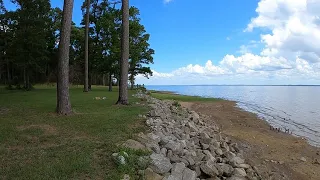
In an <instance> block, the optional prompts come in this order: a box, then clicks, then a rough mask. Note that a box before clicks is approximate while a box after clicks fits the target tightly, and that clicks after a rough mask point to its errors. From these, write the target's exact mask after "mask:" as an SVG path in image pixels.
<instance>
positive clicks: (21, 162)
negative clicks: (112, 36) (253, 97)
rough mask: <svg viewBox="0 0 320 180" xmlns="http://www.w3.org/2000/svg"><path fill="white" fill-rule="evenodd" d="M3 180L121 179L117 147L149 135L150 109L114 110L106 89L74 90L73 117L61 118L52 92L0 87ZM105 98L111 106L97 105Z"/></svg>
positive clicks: (49, 89) (112, 94)
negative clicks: (144, 133)
mask: <svg viewBox="0 0 320 180" xmlns="http://www.w3.org/2000/svg"><path fill="white" fill-rule="evenodd" d="M0 88H1V89H0V179H120V177H121V176H122V173H123V172H124V171H123V170H121V169H120V170H119V168H117V167H116V165H115V164H114V162H113V160H112V157H111V154H112V153H113V152H116V151H117V150H118V147H117V144H119V143H121V142H122V141H124V140H126V139H128V138H130V137H132V135H133V134H135V133H137V132H141V131H144V130H145V126H144V122H143V120H142V119H139V118H138V114H144V113H145V112H146V111H147V109H146V107H144V106H141V105H135V102H137V101H140V100H139V99H136V98H133V97H132V96H131V94H132V93H133V92H130V93H129V94H130V96H129V97H130V99H129V100H130V102H131V105H130V106H116V105H114V104H115V102H116V100H117V97H118V93H117V89H114V92H108V91H107V87H93V90H92V91H91V92H89V93H84V92H82V90H83V89H82V86H79V88H77V87H73V88H71V89H70V96H71V103H72V108H73V111H74V112H75V113H74V114H73V115H71V116H68V117H65V116H57V115H56V114H55V113H54V110H55V106H56V90H55V88H54V87H47V86H36V87H35V88H36V89H35V90H34V91H30V92H23V91H18V90H14V91H7V90H4V89H3V87H0ZM94 97H106V98H107V100H94V99H93V98H94Z"/></svg>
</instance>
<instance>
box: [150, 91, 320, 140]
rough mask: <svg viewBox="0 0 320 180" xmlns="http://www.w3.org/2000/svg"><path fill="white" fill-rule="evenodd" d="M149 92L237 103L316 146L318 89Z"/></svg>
mask: <svg viewBox="0 0 320 180" xmlns="http://www.w3.org/2000/svg"><path fill="white" fill-rule="evenodd" d="M147 89H149V90H162V91H172V92H176V93H179V94H184V95H196V96H203V97H218V98H223V99H227V100H234V101H237V102H238V106H239V107H241V108H243V109H244V110H247V111H250V112H254V113H256V114H258V116H259V117H261V118H263V119H265V120H266V121H268V122H269V123H270V124H271V125H273V126H274V127H281V128H289V129H290V131H292V134H294V135H296V136H301V137H305V138H307V139H308V140H309V142H310V144H312V145H315V146H320V86H147Z"/></svg>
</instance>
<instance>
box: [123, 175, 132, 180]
mask: <svg viewBox="0 0 320 180" xmlns="http://www.w3.org/2000/svg"><path fill="white" fill-rule="evenodd" d="M121 180H130V176H129V175H128V174H125V175H124V176H123V178H122V179H121Z"/></svg>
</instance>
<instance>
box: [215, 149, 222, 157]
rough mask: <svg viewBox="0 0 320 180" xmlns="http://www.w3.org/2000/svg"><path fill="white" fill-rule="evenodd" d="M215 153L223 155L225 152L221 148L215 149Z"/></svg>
mask: <svg viewBox="0 0 320 180" xmlns="http://www.w3.org/2000/svg"><path fill="white" fill-rule="evenodd" d="M215 153H216V154H217V155H219V156H221V155H222V154H223V152H222V150H221V149H216V150H215Z"/></svg>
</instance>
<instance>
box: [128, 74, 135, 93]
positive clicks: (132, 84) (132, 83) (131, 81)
mask: <svg viewBox="0 0 320 180" xmlns="http://www.w3.org/2000/svg"><path fill="white" fill-rule="evenodd" d="M129 79H130V89H131V90H133V88H134V77H133V75H130V78H129Z"/></svg>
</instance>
